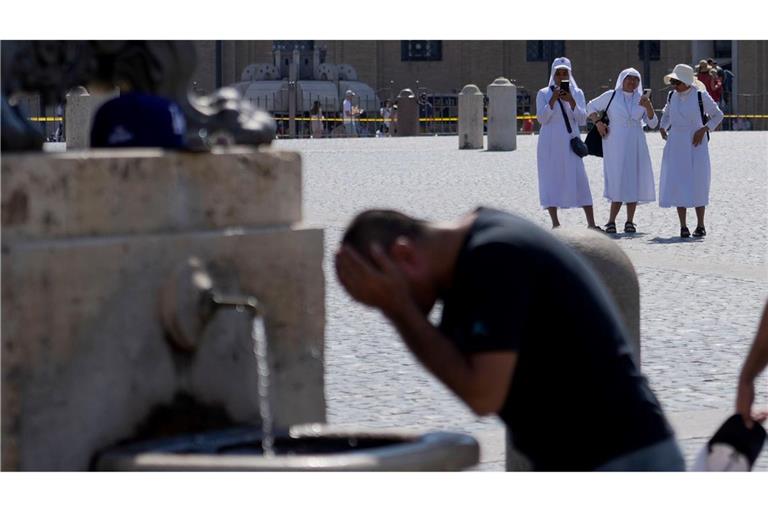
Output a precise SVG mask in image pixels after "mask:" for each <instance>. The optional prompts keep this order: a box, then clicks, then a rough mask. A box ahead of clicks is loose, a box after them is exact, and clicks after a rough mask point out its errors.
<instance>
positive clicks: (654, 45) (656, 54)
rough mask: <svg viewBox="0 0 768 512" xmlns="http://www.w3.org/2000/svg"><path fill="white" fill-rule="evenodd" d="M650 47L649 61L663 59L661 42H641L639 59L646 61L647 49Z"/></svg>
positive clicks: (638, 50)
mask: <svg viewBox="0 0 768 512" xmlns="http://www.w3.org/2000/svg"><path fill="white" fill-rule="evenodd" d="M646 46H648V60H659V59H661V41H640V42H639V43H637V58H638V59H640V60H645V47H646Z"/></svg>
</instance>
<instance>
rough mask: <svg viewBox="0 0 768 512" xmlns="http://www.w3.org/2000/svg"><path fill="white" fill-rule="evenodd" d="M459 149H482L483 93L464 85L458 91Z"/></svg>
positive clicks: (476, 88) (470, 85)
mask: <svg viewBox="0 0 768 512" xmlns="http://www.w3.org/2000/svg"><path fill="white" fill-rule="evenodd" d="M458 130H459V149H483V93H482V92H480V89H479V88H478V87H477V86H476V85H474V84H469V85H465V86H464V89H462V90H461V92H460V93H459V128H458Z"/></svg>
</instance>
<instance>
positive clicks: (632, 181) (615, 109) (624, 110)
mask: <svg viewBox="0 0 768 512" xmlns="http://www.w3.org/2000/svg"><path fill="white" fill-rule="evenodd" d="M646 92H647V94H644V91H643V81H642V77H641V75H640V72H639V71H637V70H636V69H635V68H627V69H625V70H623V71H622V72H621V73H620V74H619V77H618V78H617V79H616V85H615V87H614V89H613V90H611V91H606V92H604V93H603V94H601V95H600V96H598V97H597V98H595V99H593V100H592V101H590V102H589V104H588V105H587V113H588V114H589V116H590V118H592V120H593V121H595V123H596V125H597V130H598V132H599V133H600V135H601V137H602V138H603V174H604V179H605V188H604V191H603V196H604V197H605V198H606V199H608V200H609V201H611V209H610V213H609V217H608V223H607V224H606V225H605V232H606V233H616V217H617V216H618V214H619V211H620V210H621V205H622V203H625V204H626V205H627V220H626V222H625V223H624V232H625V233H635V232H637V226H636V224H635V223H634V218H635V209H636V208H637V204H638V203H649V202H653V201H655V200H656V188H655V186H654V178H653V166H652V164H651V156H650V154H649V153H648V144H647V142H646V140H645V132H643V126H645V125H646V124H647V125H648V126H650V127H651V128H655V127H656V126H658V124H659V119H658V116H656V115H655V114H654V111H653V104H652V103H651V99H650V89H648V90H647V91H646ZM605 117H607V119H608V120H609V122H610V126H609V125H608V124H606V122H605Z"/></svg>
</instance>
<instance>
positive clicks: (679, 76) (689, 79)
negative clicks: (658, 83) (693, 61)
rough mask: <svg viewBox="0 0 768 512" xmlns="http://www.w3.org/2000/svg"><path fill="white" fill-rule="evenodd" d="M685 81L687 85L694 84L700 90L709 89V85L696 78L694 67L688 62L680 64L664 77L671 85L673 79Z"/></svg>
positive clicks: (666, 82)
mask: <svg viewBox="0 0 768 512" xmlns="http://www.w3.org/2000/svg"><path fill="white" fill-rule="evenodd" d="M673 78H674V79H675V80H678V81H680V82H683V83H684V84H685V85H687V86H689V87H690V86H694V87H696V88H697V89H699V90H700V91H705V90H707V87H706V86H705V85H704V84H703V83H702V82H700V81H699V80H697V79H696V74H695V73H694V72H693V68H692V67H691V66H689V65H687V64H678V65H677V66H675V69H674V70H672V72H671V73H670V74H668V75H666V76H665V77H664V83H665V84H667V85H669V81H670V80H672V79H673Z"/></svg>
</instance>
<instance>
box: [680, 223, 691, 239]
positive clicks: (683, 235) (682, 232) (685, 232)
mask: <svg viewBox="0 0 768 512" xmlns="http://www.w3.org/2000/svg"><path fill="white" fill-rule="evenodd" d="M689 236H691V232H690V231H688V226H683V227H681V228H680V238H688V237H689Z"/></svg>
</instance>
